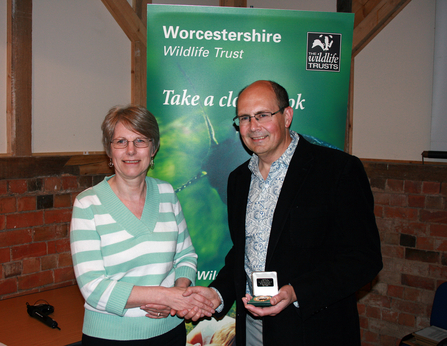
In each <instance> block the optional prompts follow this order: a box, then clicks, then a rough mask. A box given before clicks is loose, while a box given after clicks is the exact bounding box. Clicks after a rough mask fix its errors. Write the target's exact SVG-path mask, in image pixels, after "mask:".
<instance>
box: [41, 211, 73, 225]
mask: <svg viewBox="0 0 447 346" xmlns="http://www.w3.org/2000/svg"><path fill="white" fill-rule="evenodd" d="M71 214H72V209H71V208H66V209H52V210H46V211H45V223H46V224H47V225H49V224H52V223H61V222H70V221H71Z"/></svg>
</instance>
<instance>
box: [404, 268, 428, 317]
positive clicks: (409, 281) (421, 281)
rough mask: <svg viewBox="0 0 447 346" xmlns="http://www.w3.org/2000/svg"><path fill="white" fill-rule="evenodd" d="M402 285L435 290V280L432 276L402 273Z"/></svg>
mask: <svg viewBox="0 0 447 346" xmlns="http://www.w3.org/2000/svg"><path fill="white" fill-rule="evenodd" d="M402 285H406V286H410V287H417V288H422V289H426V290H434V288H435V281H434V280H433V279H430V278H424V277H420V276H414V275H408V274H402ZM402 311H403V310H402ZM406 312H411V311H406Z"/></svg>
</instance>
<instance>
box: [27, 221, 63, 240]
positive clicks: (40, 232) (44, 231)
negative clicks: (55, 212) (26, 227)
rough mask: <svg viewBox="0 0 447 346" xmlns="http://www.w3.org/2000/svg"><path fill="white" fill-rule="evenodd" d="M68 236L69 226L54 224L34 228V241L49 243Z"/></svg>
mask: <svg viewBox="0 0 447 346" xmlns="http://www.w3.org/2000/svg"><path fill="white" fill-rule="evenodd" d="M67 236H68V225H67V224H53V225H49V226H42V227H35V228H34V241H48V240H55V239H59V238H65V237H67Z"/></svg>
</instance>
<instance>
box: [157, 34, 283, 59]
mask: <svg viewBox="0 0 447 346" xmlns="http://www.w3.org/2000/svg"><path fill="white" fill-rule="evenodd" d="M163 34H164V38H165V39H171V40H177V41H178V40H197V41H202V40H205V41H214V42H246V43H249V42H257V43H280V42H281V39H282V38H281V34H279V33H271V32H267V31H266V30H265V29H262V30H260V31H258V30H256V29H253V30H251V31H245V32H239V31H228V30H227V29H223V30H220V31H211V30H191V29H189V30H185V29H181V28H180V27H179V26H175V27H174V26H163ZM244 53H245V52H244V50H243V49H239V50H227V49H224V48H223V47H219V46H216V47H214V48H211V49H207V48H205V47H204V46H189V45H185V46H184V45H167V46H164V47H163V54H164V56H173V57H174V56H175V57H187V58H208V57H214V58H224V59H243V58H244Z"/></svg>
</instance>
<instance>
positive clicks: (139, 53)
mask: <svg viewBox="0 0 447 346" xmlns="http://www.w3.org/2000/svg"><path fill="white" fill-rule="evenodd" d="M150 3H152V0H149V1H148V0H133V3H132V7H133V10H134V11H135V14H136V15H137V16H138V18H139V19H140V20H141V22H142V23H143V25H144V32H145V33H146V34H147V4H150ZM146 47H147V42H146V41H144V42H141V41H136V42H132V73H131V80H132V81H131V102H132V103H133V104H138V105H140V106H144V107H146V105H147V99H146V90H147V73H146V72H147V68H146V63H147V49H146Z"/></svg>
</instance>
